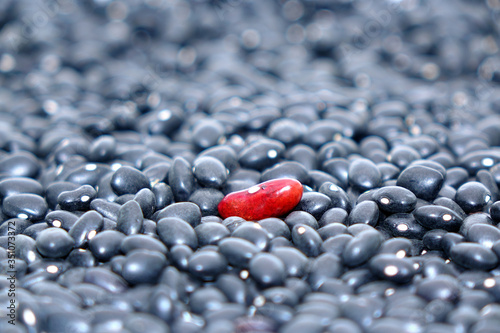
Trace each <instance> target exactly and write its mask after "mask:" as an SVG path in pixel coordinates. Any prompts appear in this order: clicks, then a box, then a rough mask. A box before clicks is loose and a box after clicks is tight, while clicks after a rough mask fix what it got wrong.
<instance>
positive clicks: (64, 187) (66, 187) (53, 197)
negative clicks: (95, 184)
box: [45, 182, 78, 209]
mask: <svg viewBox="0 0 500 333" xmlns="http://www.w3.org/2000/svg"><path fill="white" fill-rule="evenodd" d="M77 188H78V185H77V184H74V183H70V182H53V183H51V184H50V185H49V186H47V187H46V188H45V200H47V204H48V206H49V208H51V209H54V208H55V207H56V205H57V197H58V196H59V194H61V193H62V192H64V191H72V190H75V189H77Z"/></svg>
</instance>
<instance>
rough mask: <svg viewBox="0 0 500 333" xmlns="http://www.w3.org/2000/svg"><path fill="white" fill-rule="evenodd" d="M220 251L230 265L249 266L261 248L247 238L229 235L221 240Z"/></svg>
mask: <svg viewBox="0 0 500 333" xmlns="http://www.w3.org/2000/svg"><path fill="white" fill-rule="evenodd" d="M228 233H229V232H228ZM219 251H220V253H222V254H223V255H224V257H225V258H226V260H227V262H228V263H229V264H230V265H233V266H234V267H239V268H248V264H249V263H250V260H251V259H252V258H253V257H254V256H255V255H256V254H257V253H258V252H260V249H259V248H258V247H257V246H256V245H255V244H253V243H252V242H250V241H247V240H245V239H242V238H236V237H229V238H226V239H223V240H221V241H220V242H219Z"/></svg>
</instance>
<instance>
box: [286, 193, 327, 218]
mask: <svg viewBox="0 0 500 333" xmlns="http://www.w3.org/2000/svg"><path fill="white" fill-rule="evenodd" d="M331 204H332V201H331V200H330V198H329V197H328V196H326V195H325V194H323V193H318V192H306V193H304V194H303V195H302V198H301V199H300V202H299V204H298V205H297V207H295V209H296V210H301V211H305V212H307V213H309V214H311V215H312V216H314V218H315V219H319V218H321V216H322V215H323V214H324V213H325V212H326V211H327V210H328V209H329V208H330V207H331Z"/></svg>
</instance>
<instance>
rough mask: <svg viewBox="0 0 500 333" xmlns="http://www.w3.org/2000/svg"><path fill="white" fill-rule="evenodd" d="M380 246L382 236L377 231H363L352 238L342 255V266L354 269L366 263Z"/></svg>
mask: <svg viewBox="0 0 500 333" xmlns="http://www.w3.org/2000/svg"><path fill="white" fill-rule="evenodd" d="M381 244H382V236H381V235H380V233H379V232H378V231H375V230H373V231H372V230H367V231H363V232H361V233H360V234H358V235H357V236H355V237H354V238H352V239H351V240H350V241H349V242H348V243H347V244H346V247H345V250H344V252H343V253H342V260H343V262H344V265H346V266H349V267H356V266H359V265H361V264H363V263H365V262H367V261H368V260H369V259H370V258H371V257H372V256H373V255H375V253H376V252H377V250H378V249H379V247H380V245H381Z"/></svg>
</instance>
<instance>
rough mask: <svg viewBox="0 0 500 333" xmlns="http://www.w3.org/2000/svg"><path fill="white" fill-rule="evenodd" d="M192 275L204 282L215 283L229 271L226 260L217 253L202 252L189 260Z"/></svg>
mask: <svg viewBox="0 0 500 333" xmlns="http://www.w3.org/2000/svg"><path fill="white" fill-rule="evenodd" d="M188 269H189V272H190V273H191V274H193V275H194V276H196V277H197V278H199V279H202V280H204V281H213V280H215V279H216V278H217V276H219V275H220V274H222V273H224V272H225V271H226V269H227V261H226V258H225V257H224V256H223V255H222V254H220V253H218V252H215V251H201V252H196V253H194V254H193V255H192V256H191V257H190V258H189V264H188Z"/></svg>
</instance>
